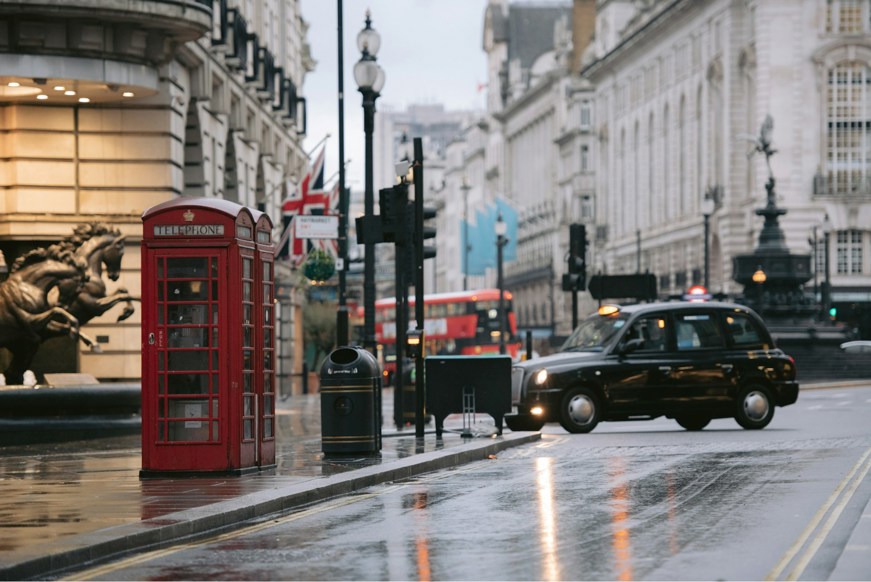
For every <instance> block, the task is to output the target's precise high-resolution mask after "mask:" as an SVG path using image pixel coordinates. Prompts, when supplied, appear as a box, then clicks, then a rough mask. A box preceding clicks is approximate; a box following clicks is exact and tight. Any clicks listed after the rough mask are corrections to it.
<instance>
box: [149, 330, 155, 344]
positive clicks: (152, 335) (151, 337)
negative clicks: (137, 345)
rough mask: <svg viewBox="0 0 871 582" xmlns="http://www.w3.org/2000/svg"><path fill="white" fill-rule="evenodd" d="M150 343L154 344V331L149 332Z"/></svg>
mask: <svg viewBox="0 0 871 582" xmlns="http://www.w3.org/2000/svg"><path fill="white" fill-rule="evenodd" d="M148 345H150V346H153V345H154V332H152V333H150V334H148Z"/></svg>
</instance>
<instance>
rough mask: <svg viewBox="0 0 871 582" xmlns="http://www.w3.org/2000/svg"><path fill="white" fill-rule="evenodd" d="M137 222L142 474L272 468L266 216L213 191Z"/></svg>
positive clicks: (270, 279) (169, 204)
mask: <svg viewBox="0 0 871 582" xmlns="http://www.w3.org/2000/svg"><path fill="white" fill-rule="evenodd" d="M142 221H143V238H142V474H143V475H148V473H150V472H151V473H165V472H214V471H220V472H231V473H243V472H248V471H253V470H257V469H263V468H268V467H273V466H274V465H275V356H274V351H275V336H274V334H275V321H274V305H273V296H274V270H273V250H274V246H273V242H272V221H271V220H270V219H269V217H268V216H267V215H266V214H264V213H262V212H260V211H258V210H253V209H250V208H246V207H243V206H240V205H239V204H236V203H234V202H230V201H228V200H222V199H219V198H177V199H174V200H171V201H169V202H165V203H163V204H159V205H158V206H155V207H153V208H150V209H149V210H146V211H145V213H144V214H143V215H142Z"/></svg>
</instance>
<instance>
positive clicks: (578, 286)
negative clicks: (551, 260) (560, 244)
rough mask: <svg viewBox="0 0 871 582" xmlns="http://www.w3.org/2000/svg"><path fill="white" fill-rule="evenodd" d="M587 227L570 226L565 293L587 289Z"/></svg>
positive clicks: (581, 225) (564, 278) (564, 277)
mask: <svg viewBox="0 0 871 582" xmlns="http://www.w3.org/2000/svg"><path fill="white" fill-rule="evenodd" d="M586 257H587V227H586V226H584V225H583V224H571V225H569V255H568V268H569V272H568V274H566V275H563V281H562V288H563V291H583V290H584V289H586V288H587V259H586Z"/></svg>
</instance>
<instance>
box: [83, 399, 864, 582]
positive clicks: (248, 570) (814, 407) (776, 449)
mask: <svg viewBox="0 0 871 582" xmlns="http://www.w3.org/2000/svg"><path fill="white" fill-rule="evenodd" d="M869 416H871V388H851V389H840V390H820V391H813V392H804V393H802V394H801V397H800V399H799V402H798V403H797V404H796V405H794V406H791V407H787V408H779V409H777V412H776V414H775V417H774V421H773V422H772V424H771V425H770V426H769V427H768V428H766V429H765V430H762V431H746V430H742V429H740V428H739V427H738V425H737V424H736V423H735V422H734V421H733V420H715V421H713V422H712V423H711V424H710V425H709V427H708V428H707V429H705V430H704V431H702V432H687V431H684V430H683V429H681V428H679V427H678V426H677V424H676V423H675V422H673V421H669V420H665V419H658V420H655V421H649V422H636V423H625V422H624V423H603V424H600V425H599V427H598V428H597V429H596V430H595V432H593V433H591V434H589V435H569V434H566V433H564V432H563V431H562V429H561V428H559V426H558V425H548V426H547V427H546V428H545V429H544V433H545V434H544V436H543V438H542V440H541V441H540V442H539V443H537V444H533V445H527V446H524V447H520V448H516V449H511V450H508V451H505V452H503V453H501V454H500V455H499V457H498V458H497V459H492V460H489V461H481V462H476V463H473V464H470V465H465V466H461V467H458V468H456V469H454V470H449V471H443V472H439V473H433V474H429V475H424V476H422V477H420V478H418V479H415V480H411V481H406V482H400V483H392V484H386V485H383V486H379V487H374V488H372V489H369V490H366V491H364V492H361V493H359V494H357V495H353V496H349V497H345V498H342V499H338V500H334V501H330V502H328V503H324V504H320V505H317V506H313V507H310V508H308V509H307V510H303V511H299V512H296V513H293V514H290V515H286V516H282V517H275V518H274V519H271V520H267V521H263V522H260V523H253V524H250V525H249V526H248V527H247V528H245V529H243V530H240V531H236V532H232V533H228V534H225V535H223V536H221V537H217V538H212V539H210V540H205V541H201V542H197V543H192V544H187V545H181V546H176V547H173V548H168V549H165V550H161V551H158V552H154V553H151V554H146V555H143V556H138V557H133V558H129V559H127V560H124V561H122V562H118V563H115V564H109V565H106V566H103V567H101V568H99V569H94V570H90V571H84V572H79V573H76V574H72V575H71V576H70V577H71V578H73V579H101V580H128V579H131V580H132V579H136V580H170V579H172V580H178V579H186V580H200V579H207V580H228V579H233V580H265V579H272V580H275V579H288V580H340V579H341V580H717V579H724V580H763V579H804V580H826V579H830V577H831V576H832V573H833V571H834V570H835V566H836V563H837V560H838V557H839V556H840V555H841V552H842V550H843V548H844V545H845V544H846V540H847V537H848V536H849V534H850V532H851V531H852V529H853V527H854V526H855V524H856V522H857V519H858V517H859V514H860V513H861V511H862V509H863V508H864V506H865V504H866V503H867V501H868V499H869V497H871V476H867V477H866V478H864V480H863V479H862V477H863V473H862V471H861V470H858V471H857V468H861V467H865V469H864V470H865V471H866V472H867V462H865V461H863V459H867V458H868V456H869V454H871V430H869V428H868V426H869V424H868V418H869ZM863 463H865V464H863ZM867 574H868V576H869V577H871V571H869V572H868V573H867ZM866 579H867V578H866Z"/></svg>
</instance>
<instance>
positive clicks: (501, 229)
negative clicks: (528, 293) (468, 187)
mask: <svg viewBox="0 0 871 582" xmlns="http://www.w3.org/2000/svg"><path fill="white" fill-rule="evenodd" d="M506 232H508V225H507V224H505V221H504V220H502V213H501V212H500V213H499V215H498V217H497V218H496V279H497V282H496V285H497V287H499V353H500V354H504V353H505V327H506V326H505V279H504V277H503V273H502V262H503V257H502V249H503V248H504V247H505V245H507V244H508V237H506V236H505V233H506Z"/></svg>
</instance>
